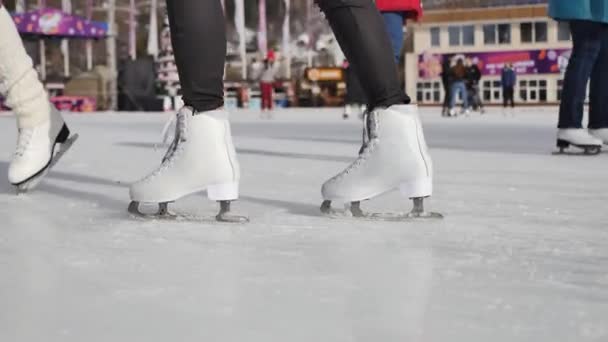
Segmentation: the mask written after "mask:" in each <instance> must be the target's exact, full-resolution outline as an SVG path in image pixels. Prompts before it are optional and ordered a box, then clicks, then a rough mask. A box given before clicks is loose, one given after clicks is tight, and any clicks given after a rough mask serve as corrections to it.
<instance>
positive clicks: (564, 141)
mask: <svg viewBox="0 0 608 342" xmlns="http://www.w3.org/2000/svg"><path fill="white" fill-rule="evenodd" d="M602 144H603V142H602V140H601V139H598V138H596V137H595V136H593V135H591V134H589V131H587V130H586V129H582V128H568V129H559V130H558V131H557V147H558V148H559V152H557V153H556V154H566V153H567V152H566V149H567V148H569V147H570V146H574V147H578V148H580V149H582V150H583V151H582V154H584V155H596V154H599V153H600V152H601V151H602Z"/></svg>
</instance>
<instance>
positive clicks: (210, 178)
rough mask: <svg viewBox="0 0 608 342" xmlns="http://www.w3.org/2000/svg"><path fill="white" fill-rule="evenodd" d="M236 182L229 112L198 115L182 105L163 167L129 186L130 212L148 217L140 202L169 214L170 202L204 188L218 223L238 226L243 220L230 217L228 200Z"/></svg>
mask: <svg viewBox="0 0 608 342" xmlns="http://www.w3.org/2000/svg"><path fill="white" fill-rule="evenodd" d="M239 178H240V169H239V164H238V162H237V158H236V151H235V148H234V145H233V143H232V134H231V131H230V123H229V122H228V113H227V112H226V111H224V110H223V109H220V110H214V111H209V112H204V113H196V112H194V110H193V109H192V108H191V107H183V108H182V109H181V110H180V111H179V112H178V113H177V123H176V133H175V138H174V140H173V143H172V144H171V146H170V147H169V150H168V151H167V154H166V155H165V157H164V159H163V161H162V164H161V165H160V167H158V168H157V169H156V170H155V171H153V172H152V173H151V174H150V175H148V176H147V177H145V178H144V179H142V180H140V181H139V182H137V183H135V184H133V185H132V186H131V190H130V193H131V200H132V203H131V205H130V206H129V211H130V212H132V213H133V214H136V215H140V216H148V215H145V214H142V213H141V212H140V211H139V203H155V204H159V205H160V210H159V212H158V213H157V214H156V216H155V217H159V216H160V217H162V216H171V215H169V213H168V211H167V204H168V203H170V202H174V201H176V200H178V199H180V198H182V197H185V196H188V195H190V194H194V193H197V192H202V191H205V190H207V197H208V198H209V199H211V200H213V201H218V202H220V204H221V210H220V214H218V216H217V217H216V218H217V219H218V220H219V221H229V222H235V221H236V222H242V221H244V220H245V218H243V217H237V216H230V214H229V210H230V202H231V201H233V200H236V199H238V197H239ZM171 217H172V216H171Z"/></svg>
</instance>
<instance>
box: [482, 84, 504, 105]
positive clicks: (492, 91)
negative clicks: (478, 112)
mask: <svg viewBox="0 0 608 342" xmlns="http://www.w3.org/2000/svg"><path fill="white" fill-rule="evenodd" d="M481 86H482V89H481V93H482V96H483V101H484V102H488V103H492V102H494V103H496V102H498V103H500V101H502V85H501V84H500V80H493V81H491V80H485V81H483V82H482V83H481Z"/></svg>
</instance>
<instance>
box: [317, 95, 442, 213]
mask: <svg viewBox="0 0 608 342" xmlns="http://www.w3.org/2000/svg"><path fill="white" fill-rule="evenodd" d="M366 124H367V127H366V131H367V132H368V134H367V141H365V142H364V146H363V148H362V149H361V153H360V155H359V158H357V160H355V162H354V163H352V164H351V165H350V166H349V167H347V168H346V170H344V171H343V172H341V173H340V174H338V175H337V176H335V177H333V178H332V179H330V180H328V181H327V182H326V183H325V184H323V188H322V194H323V199H324V200H325V202H324V203H323V205H322V208H321V209H322V211H323V212H325V213H328V212H331V201H341V202H351V212H352V214H353V215H354V216H366V215H365V214H363V213H362V212H361V210H360V208H359V204H360V201H363V200H368V199H372V198H374V197H376V196H379V195H381V194H384V193H386V192H388V191H391V190H394V189H399V190H400V191H401V194H402V195H403V196H404V197H406V198H410V199H414V200H415V209H414V211H413V212H412V213H410V214H409V215H408V216H416V217H427V216H433V217H435V215H430V214H427V213H424V211H423V208H422V201H423V199H424V198H426V197H429V196H431V195H432V193H433V163H432V160H431V157H430V155H429V152H428V148H427V145H426V141H425V139H424V133H423V131H422V125H421V122H420V118H419V117H418V107H417V106H415V105H395V106H391V107H390V108H387V109H382V110H375V111H373V112H371V113H369V115H368V118H367V120H366Z"/></svg>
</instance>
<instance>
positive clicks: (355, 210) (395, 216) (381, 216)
mask: <svg viewBox="0 0 608 342" xmlns="http://www.w3.org/2000/svg"><path fill="white" fill-rule="evenodd" d="M425 198H426V197H419V198H411V200H412V201H413V202H414V207H413V208H412V210H411V211H410V212H408V213H367V212H365V211H363V209H361V201H353V202H350V203H349V204H346V205H345V213H350V215H352V217H355V218H368V219H378V220H394V221H399V220H410V219H443V218H444V216H443V215H442V214H440V213H435V212H427V211H425V210H424V199H425ZM331 204H332V201H330V200H325V201H323V203H322V204H321V212H322V213H323V214H327V215H331V214H335V213H336V212H335V211H334V210H333V209H332V206H331Z"/></svg>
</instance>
